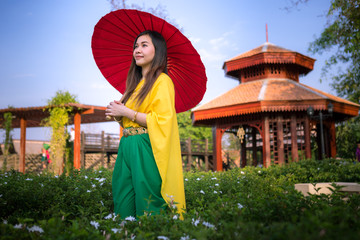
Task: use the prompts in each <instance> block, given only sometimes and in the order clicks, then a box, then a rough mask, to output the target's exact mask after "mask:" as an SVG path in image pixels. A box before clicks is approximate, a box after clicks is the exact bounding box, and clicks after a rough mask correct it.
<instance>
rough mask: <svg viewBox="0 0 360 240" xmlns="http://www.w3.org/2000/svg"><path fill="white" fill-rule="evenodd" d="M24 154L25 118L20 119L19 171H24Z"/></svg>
mask: <svg viewBox="0 0 360 240" xmlns="http://www.w3.org/2000/svg"><path fill="white" fill-rule="evenodd" d="M25 154H26V119H25V118H21V119H20V159H19V161H20V163H19V172H22V173H25Z"/></svg>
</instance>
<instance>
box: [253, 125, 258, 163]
mask: <svg viewBox="0 0 360 240" xmlns="http://www.w3.org/2000/svg"><path fill="white" fill-rule="evenodd" d="M251 135H252V158H253V162H252V165H253V166H257V164H258V162H257V148H256V128H254V127H252V129H251Z"/></svg>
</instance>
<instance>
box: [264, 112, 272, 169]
mask: <svg viewBox="0 0 360 240" xmlns="http://www.w3.org/2000/svg"><path fill="white" fill-rule="evenodd" d="M263 129H264V130H263V131H264V134H263V136H264V137H263V165H264V167H266V168H267V167H269V166H270V164H271V154H270V127H269V116H265V117H264V127H263Z"/></svg>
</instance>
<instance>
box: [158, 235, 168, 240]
mask: <svg viewBox="0 0 360 240" xmlns="http://www.w3.org/2000/svg"><path fill="white" fill-rule="evenodd" d="M157 239H162V240H168V239H169V238H168V237H165V236H158V237H157Z"/></svg>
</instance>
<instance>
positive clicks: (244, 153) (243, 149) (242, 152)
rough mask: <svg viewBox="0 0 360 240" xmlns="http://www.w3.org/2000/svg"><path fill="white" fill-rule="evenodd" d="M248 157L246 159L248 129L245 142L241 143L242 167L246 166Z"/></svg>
mask: <svg viewBox="0 0 360 240" xmlns="http://www.w3.org/2000/svg"><path fill="white" fill-rule="evenodd" d="M246 165H247V159H246V131H245V136H244V139H243V142H242V143H241V158H240V167H242V168H243V167H246Z"/></svg>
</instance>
